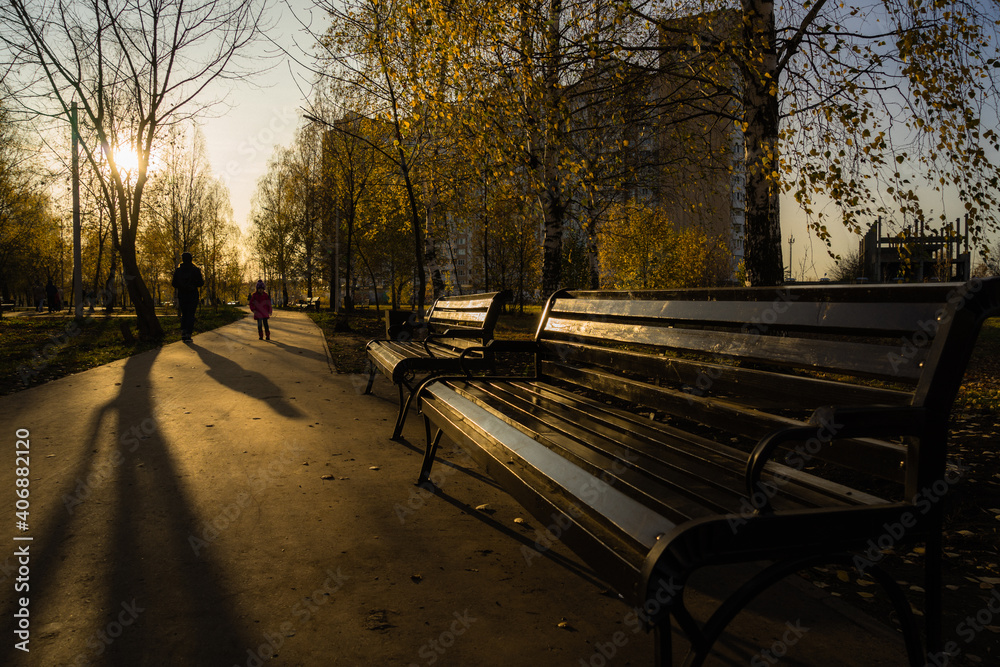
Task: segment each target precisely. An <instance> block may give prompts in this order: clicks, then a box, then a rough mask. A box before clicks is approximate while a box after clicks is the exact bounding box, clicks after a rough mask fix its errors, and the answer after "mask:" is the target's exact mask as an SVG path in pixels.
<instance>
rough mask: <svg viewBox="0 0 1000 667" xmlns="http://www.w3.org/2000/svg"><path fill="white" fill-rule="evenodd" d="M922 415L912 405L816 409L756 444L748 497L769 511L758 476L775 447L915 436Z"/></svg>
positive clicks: (750, 461)
mask: <svg viewBox="0 0 1000 667" xmlns="http://www.w3.org/2000/svg"><path fill="white" fill-rule="evenodd" d="M924 417H925V413H924V409H923V408H914V407H875V408H844V409H839V410H838V409H836V408H819V409H817V410H816V411H814V412H813V414H812V416H810V417H809V425H808V426H792V427H789V428H784V429H781V430H778V431H775V432H773V433H771V434H769V435H766V436H764V437H763V438H762V439H761V440H760V441H759V442H758V443H757V446H756V447H754V450H753V452H751V454H750V458H749V459H748V460H747V469H746V488H747V498H748V499H749V501H750V504H751V505H753V507H754V509H756V510H757V511H770V510H771V503H770V500H769V498H768V494H767V493H763V494H758V490H759V486H758V485H759V484H760V475H761V473H762V472H763V471H764V466H766V465H767V463H768V462H769V461H770V460H771V455H772V454H773V453H774V450H775V449H777V448H778V447H780V446H781V445H783V444H785V443H787V442H806V441H808V440H812V439H816V440H818V441H819V442H820V443H822V444H824V445H825V444H827V443H829V442H832V441H833V440H843V439H845V438H879V437H882V438H884V437H893V436H905V435H913V436H917V435H920V434H921V433H922V432H923V430H924ZM761 496H763V501H760V500H759V499H760V497H761Z"/></svg>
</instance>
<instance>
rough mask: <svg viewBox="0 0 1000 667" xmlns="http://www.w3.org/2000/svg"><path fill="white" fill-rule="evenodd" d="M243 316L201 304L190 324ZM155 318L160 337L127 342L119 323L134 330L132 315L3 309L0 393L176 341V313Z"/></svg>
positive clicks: (198, 326)
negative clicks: (76, 317)
mask: <svg viewBox="0 0 1000 667" xmlns="http://www.w3.org/2000/svg"><path fill="white" fill-rule="evenodd" d="M245 316H246V312H245V311H243V310H240V309H238V308H233V307H231V306H220V307H218V308H210V307H202V308H200V309H199V311H198V314H197V316H196V318H195V327H194V330H195V333H200V332H202V331H210V330H211V329H215V328H217V327H220V326H223V325H225V324H229V323H231V322H235V321H236V320H239V319H241V318H243V317H245ZM159 319H160V325H161V326H162V327H163V330H164V332H165V336H164V338H163V340H162V341H161V342H157V343H150V342H137V343H135V344H134V345H127V344H126V343H125V339H124V336H123V335H122V329H121V325H122V324H123V323H125V324H127V325H128V326H129V327H130V329H131V331H132V334H133V335H134V334H135V331H136V318H135V316H122V317H118V316H116V317H106V316H104V315H103V314H95V315H91V316H89V317H85V318H84V319H83V321H82V322H81V323H79V324H77V323H76V322H75V320H73V318H72V317H67V316H53V317H50V316H47V315H45V316H38V317H36V316H17V317H15V316H12V315H10V314H5V315H4V317H3V319H0V349H2V350H3V352H4V353H3V355H2V356H0V395H4V394H10V393H13V392H15V391H20V390H22V389H26V388H28V387H32V386H35V385H37V384H41V383H43V382H48V381H49V380H54V379H56V378H60V377H63V376H66V375H70V374H72V373H79V372H80V371H85V370H87V369H88V368H94V367H95V366H100V365H102V364H106V363H108V362H111V361H115V360H116V359H124V358H125V357H128V356H131V355H133V354H137V353H139V352H145V351H146V350H151V349H153V348H156V347H159V346H160V345H166V344H167V343H173V342H176V341H179V340H180V339H181V333H180V318H179V317H177V315H176V314H163V315H160V317H159Z"/></svg>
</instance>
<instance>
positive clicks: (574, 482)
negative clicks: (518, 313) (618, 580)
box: [428, 384, 676, 548]
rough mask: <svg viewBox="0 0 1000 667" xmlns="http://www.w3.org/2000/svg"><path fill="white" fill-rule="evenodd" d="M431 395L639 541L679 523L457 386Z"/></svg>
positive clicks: (647, 544) (644, 542)
mask: <svg viewBox="0 0 1000 667" xmlns="http://www.w3.org/2000/svg"><path fill="white" fill-rule="evenodd" d="M428 396H429V397H433V398H435V399H437V400H439V401H440V402H442V403H444V404H445V405H447V406H448V407H450V408H451V409H452V410H453V411H454V412H455V413H456V414H460V415H462V419H461V421H462V423H463V427H467V428H474V429H476V430H477V431H479V437H480V438H483V439H485V440H488V441H499V442H502V443H503V446H502V451H503V452H504V453H505V454H507V453H509V454H511V455H514V456H516V457H518V458H519V459H521V461H522V462H523V464H522V465H524V466H527V467H529V468H532V469H536V470H544V471H545V473H546V474H545V477H546V479H547V480H549V481H551V482H552V483H553V484H556V485H558V486H559V488H560V489H561V490H562V491H563V492H564V493H565V495H566V497H567V499H569V500H570V501H571V502H572V504H574V505H587V506H588V507H590V508H592V509H594V510H595V511H596V512H597V513H598V514H599V515H601V516H603V517H606V518H607V519H608V520H609V521H610V522H611V523H612V524H614V525H615V526H616V527H617V529H618V530H620V531H621V532H622V533H623V534H624V535H626V536H628V537H629V538H630V539H631V540H633V541H635V542H636V543H637V544H640V545H643V546H645V547H646V548H650V547H652V546H653V544H655V543H656V538H657V537H658V536H659V535H662V534H664V533H666V532H668V531H670V530H671V529H673V528H674V526H675V525H676V524H675V523H673V522H671V521H668V520H667V519H666V518H664V517H663V516H661V515H659V514H657V513H656V512H653V511H652V510H650V509H649V508H648V507H646V506H645V505H643V504H642V503H639V502H636V501H635V500H633V499H632V498H631V497H629V496H628V495H626V494H625V493H623V492H622V491H620V490H619V489H617V488H615V487H614V486H612V485H611V484H608V483H607V482H605V481H604V480H602V479H601V478H600V477H597V476H595V475H591V474H588V473H587V472H585V471H584V470H583V469H582V468H580V467H579V466H576V465H573V464H571V463H570V462H569V461H567V460H566V459H565V458H564V457H562V456H560V455H559V454H556V453H555V452H553V451H552V450H551V449H549V448H548V447H545V446H544V445H542V444H540V443H539V442H538V441H537V440H536V439H535V438H533V437H531V436H530V435H528V434H526V433H525V432H523V431H522V430H520V429H518V428H517V427H515V426H513V425H511V424H510V423H509V422H507V421H505V420H504V419H501V418H500V417H498V416H497V415H496V414H494V413H492V412H490V411H489V410H486V409H485V408H483V407H481V406H480V405H478V404H476V403H475V402H474V401H472V400H470V399H468V398H466V397H464V396H461V395H460V394H459V393H458V392H456V391H455V390H454V389H452V388H450V387H448V386H446V385H444V384H438V385H435V386H434V388H433V389H432V390H431V391H430V392H429V393H428ZM498 460H499V459H498ZM508 465H509V464H508Z"/></svg>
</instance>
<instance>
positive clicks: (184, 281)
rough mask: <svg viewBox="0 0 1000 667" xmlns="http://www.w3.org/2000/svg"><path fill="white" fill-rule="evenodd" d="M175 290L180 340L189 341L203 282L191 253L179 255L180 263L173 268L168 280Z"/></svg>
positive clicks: (192, 332) (203, 279)
mask: <svg viewBox="0 0 1000 667" xmlns="http://www.w3.org/2000/svg"><path fill="white" fill-rule="evenodd" d="M170 284H171V285H173V287H174V289H176V290H177V304H178V305H179V306H180V310H181V340H182V341H185V342H189V341H190V340H191V336H192V335H193V334H194V311H195V310H196V309H197V308H198V289H199V288H200V287H201V286H202V285H204V284H205V278H204V277H202V275H201V269H200V268H199V267H198V265H197V264H195V263H194V261H193V258H192V256H191V253H189V252H185V253H183V254H182V255H181V263H180V266H178V267H177V268H176V269H174V279H173V280H172V281H170Z"/></svg>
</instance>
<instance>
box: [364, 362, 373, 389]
mask: <svg viewBox="0 0 1000 667" xmlns="http://www.w3.org/2000/svg"><path fill="white" fill-rule="evenodd" d="M373 384H375V364H373V363H372V362H370V361H369V362H368V386H367V387H365V393H366V394H370V393H372V385H373Z"/></svg>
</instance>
